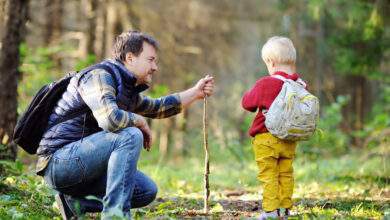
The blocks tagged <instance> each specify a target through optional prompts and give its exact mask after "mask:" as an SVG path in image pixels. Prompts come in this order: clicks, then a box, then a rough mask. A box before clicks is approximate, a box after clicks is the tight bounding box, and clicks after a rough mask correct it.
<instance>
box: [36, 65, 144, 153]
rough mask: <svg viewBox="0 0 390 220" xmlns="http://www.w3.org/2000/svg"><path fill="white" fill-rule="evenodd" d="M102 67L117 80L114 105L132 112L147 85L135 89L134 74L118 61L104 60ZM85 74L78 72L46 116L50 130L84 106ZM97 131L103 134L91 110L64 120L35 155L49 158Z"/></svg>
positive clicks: (42, 143) (43, 139) (40, 145)
mask: <svg viewBox="0 0 390 220" xmlns="http://www.w3.org/2000/svg"><path fill="white" fill-rule="evenodd" d="M101 64H104V65H107V66H108V67H109V68H110V69H111V70H112V71H111V75H112V76H113V77H115V80H114V81H116V94H117V104H118V106H119V108H121V109H123V110H126V111H130V112H131V111H133V110H134V108H135V101H136V97H137V96H138V94H139V93H140V92H142V91H144V90H145V89H147V86H146V85H139V86H136V85H135V84H136V78H135V76H134V74H133V73H131V72H130V71H128V70H127V69H126V68H125V66H124V65H123V64H122V63H121V62H119V61H116V60H105V61H103V62H102V63H101ZM85 74H87V73H84V74H81V73H79V74H77V75H76V76H74V77H73V78H72V79H71V81H70V83H69V85H68V87H67V90H66V91H65V92H64V94H63V95H62V98H61V99H60V100H59V101H58V103H57V106H56V107H55V108H54V110H53V113H52V114H51V115H50V117H49V127H50V125H51V124H53V123H54V122H56V121H59V120H61V118H63V117H65V116H66V115H67V114H69V113H71V112H74V111H75V110H79V109H83V108H86V107H87V105H86V104H85V102H84V101H83V99H82V98H81V96H80V93H79V91H78V83H79V80H80V78H81V77H82V75H83V76H84V75H85ZM81 80H82V78H81ZM99 131H102V129H101V128H100V127H99V126H98V123H97V121H96V119H95V118H94V117H93V115H92V112H91V110H89V111H87V113H85V114H83V115H80V116H78V117H76V118H73V119H70V120H67V121H64V122H62V123H60V124H57V125H55V126H53V127H51V128H50V129H49V130H47V131H46V132H45V133H44V135H43V137H42V140H41V142H40V144H39V148H38V150H37V154H38V155H42V156H43V155H51V154H53V153H54V152H55V151H56V150H57V149H59V148H61V147H63V146H65V145H66V144H69V143H72V142H75V141H78V140H80V139H82V138H83V137H86V136H89V135H91V134H94V133H96V132H99Z"/></svg>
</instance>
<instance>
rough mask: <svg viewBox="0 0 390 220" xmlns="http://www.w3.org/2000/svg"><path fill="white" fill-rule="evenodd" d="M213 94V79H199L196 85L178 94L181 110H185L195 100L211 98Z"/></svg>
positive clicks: (207, 77) (209, 77) (210, 77)
mask: <svg viewBox="0 0 390 220" xmlns="http://www.w3.org/2000/svg"><path fill="white" fill-rule="evenodd" d="M213 92H214V77H212V76H209V75H207V76H206V77H204V78H202V79H200V80H199V81H198V82H197V83H196V85H195V86H194V87H192V88H190V89H187V90H185V91H183V92H180V93H179V95H180V100H181V105H182V106H183V108H186V107H187V106H189V105H190V104H191V103H193V102H194V101H196V100H199V99H203V98H204V97H205V96H211V95H212V94H213Z"/></svg>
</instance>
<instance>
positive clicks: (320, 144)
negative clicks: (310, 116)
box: [298, 96, 350, 158]
mask: <svg viewBox="0 0 390 220" xmlns="http://www.w3.org/2000/svg"><path fill="white" fill-rule="evenodd" d="M348 100H349V98H348V97H345V96H339V97H337V100H336V102H335V103H332V104H330V105H329V106H326V107H324V108H323V110H322V111H323V113H322V116H321V117H320V119H319V122H318V128H317V131H316V133H315V134H314V136H313V137H312V138H311V139H309V140H308V141H304V142H300V143H299V147H298V150H299V151H300V152H301V153H305V154H308V155H311V156H314V158H316V157H318V156H324V155H330V156H334V155H340V154H342V153H346V152H347V150H348V149H349V148H348V145H349V142H350V137H349V136H348V135H347V134H345V133H344V132H343V131H341V130H340V128H339V127H340V123H341V122H342V121H343V115H342V108H343V107H344V106H345V105H346V104H347V103H348Z"/></svg>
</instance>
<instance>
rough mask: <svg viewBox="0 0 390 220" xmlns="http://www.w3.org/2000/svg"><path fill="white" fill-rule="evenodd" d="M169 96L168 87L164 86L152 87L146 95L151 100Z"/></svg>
mask: <svg viewBox="0 0 390 220" xmlns="http://www.w3.org/2000/svg"><path fill="white" fill-rule="evenodd" d="M168 94H169V89H168V86H166V85H161V84H159V85H153V87H152V89H151V90H150V91H149V92H148V95H149V96H150V97H152V98H159V97H161V96H164V95H168Z"/></svg>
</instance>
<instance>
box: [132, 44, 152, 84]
mask: <svg viewBox="0 0 390 220" xmlns="http://www.w3.org/2000/svg"><path fill="white" fill-rule="evenodd" d="M125 66H126V68H127V69H129V70H130V71H131V72H133V73H134V75H135V76H136V77H137V85H140V84H146V85H148V86H150V84H151V83H152V76H153V74H154V73H155V72H157V70H158V67H157V53H156V49H154V47H153V46H152V45H150V44H148V43H146V42H144V43H143V49H142V52H141V53H140V54H139V55H138V56H135V55H134V54H132V53H130V52H129V53H127V54H126V61H125Z"/></svg>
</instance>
